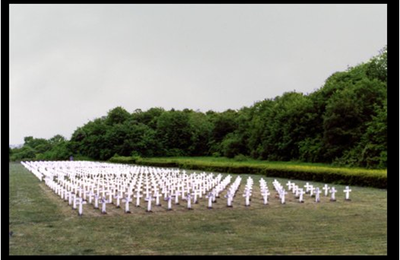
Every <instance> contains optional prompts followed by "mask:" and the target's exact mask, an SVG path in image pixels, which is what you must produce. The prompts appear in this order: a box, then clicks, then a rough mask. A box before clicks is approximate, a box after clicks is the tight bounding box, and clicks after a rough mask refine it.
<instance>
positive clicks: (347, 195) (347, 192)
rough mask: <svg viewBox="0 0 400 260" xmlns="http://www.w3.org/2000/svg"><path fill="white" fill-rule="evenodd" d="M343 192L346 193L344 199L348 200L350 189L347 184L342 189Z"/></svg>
mask: <svg viewBox="0 0 400 260" xmlns="http://www.w3.org/2000/svg"><path fill="white" fill-rule="evenodd" d="M343 192H345V193H346V200H350V192H351V190H350V189H349V186H346V189H345V190H343Z"/></svg>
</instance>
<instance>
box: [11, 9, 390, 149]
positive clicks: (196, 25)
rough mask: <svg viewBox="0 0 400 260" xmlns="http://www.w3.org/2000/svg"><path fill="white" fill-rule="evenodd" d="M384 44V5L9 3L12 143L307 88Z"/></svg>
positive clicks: (233, 104)
mask: <svg viewBox="0 0 400 260" xmlns="http://www.w3.org/2000/svg"><path fill="white" fill-rule="evenodd" d="M386 44H387V9H386V5H270V4H264V5H172V4H171V5H137V4H131V5H100V4H98V5H61V4H51V5H44V4H42V5H39V4H34V5H28V4H14V5H10V98H9V100H10V140H9V142H10V144H22V143H23V142H24V137H25V136H33V137H35V138H46V139H49V138H51V137H53V136H54V135H56V134H61V135H63V136H64V137H65V138H67V139H70V138H71V135H72V133H73V132H74V131H75V130H76V129H77V128H78V127H80V126H83V125H84V124H85V123H87V122H88V121H89V120H93V119H95V118H98V117H101V116H105V115H106V114H107V112H108V111H109V110H110V109H112V108H115V107H117V106H122V107H124V108H125V109H126V110H127V111H128V112H133V111H134V110H135V109H138V108H140V109H142V110H143V111H145V110H147V109H149V108H151V107H162V108H164V109H166V110H170V109H171V108H175V109H178V110H182V109H184V108H189V109H193V110H197V109H198V110H200V111H202V112H206V111H208V110H214V111H219V112H222V111H224V110H226V109H240V108H242V107H244V106H251V105H253V104H254V102H256V101H261V100H264V99H269V98H274V97H276V96H280V95H282V94H283V93H284V92H288V91H293V90H295V91H297V92H302V93H304V94H307V93H311V92H313V91H315V90H317V89H318V88H320V87H321V86H322V85H323V84H324V81H325V80H326V78H327V77H329V76H330V75H331V74H333V73H334V72H336V71H343V70H346V69H347V67H348V66H355V65H357V64H359V63H361V62H365V61H367V60H369V59H370V58H371V57H372V56H375V55H377V54H378V51H379V50H380V49H382V48H383V47H384V46H385V45H386Z"/></svg>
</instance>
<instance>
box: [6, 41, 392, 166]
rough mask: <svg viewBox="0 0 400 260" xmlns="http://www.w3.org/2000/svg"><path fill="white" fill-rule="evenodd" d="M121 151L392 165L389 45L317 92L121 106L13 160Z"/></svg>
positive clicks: (30, 142)
mask: <svg viewBox="0 0 400 260" xmlns="http://www.w3.org/2000/svg"><path fill="white" fill-rule="evenodd" d="M71 155H72V156H74V157H76V158H88V159H93V160H108V159H110V158H111V157H113V156H114V155H120V156H142V157H159V156H225V157H228V158H234V157H237V156H239V157H240V156H242V157H243V156H245V157H251V158H254V159H260V160H270V161H290V160H294V161H304V162H321V163H333V164H338V165H348V166H357V167H367V168H386V167H387V48H386V47H385V48H383V49H382V50H381V51H380V52H379V54H378V55H376V56H374V57H373V58H371V59H370V60H369V61H368V62H365V63H361V64H359V65H357V66H355V67H349V68H348V69H347V70H346V71H343V72H335V73H333V74H332V75H331V76H330V77H329V78H328V79H326V81H325V84H324V85H323V86H322V87H321V88H319V89H317V90H316V91H314V92H312V93H310V94H307V95H305V94H303V93H298V92H295V91H293V92H286V93H284V94H282V95H281V96H277V97H275V98H271V99H265V100H262V101H258V102H255V103H254V104H253V105H252V106H250V107H243V108H241V109H239V110H232V109H228V110H226V111H224V112H214V111H207V112H205V113H203V112H199V111H194V110H192V109H184V110H182V111H179V110H175V109H171V110H169V111H167V110H164V109H163V108H159V107H155V108H151V109H149V110H147V111H142V110H140V109H136V110H135V111H133V112H132V113H130V112H128V111H127V110H126V109H124V108H123V107H116V108H114V109H111V110H110V111H108V113H107V114H106V115H105V116H103V117H101V118H96V119H94V120H92V121H89V122H87V123H86V124H84V125H83V126H80V127H78V128H77V129H76V130H75V131H74V132H73V134H72V137H71V139H70V140H66V139H65V138H64V137H63V136H61V135H56V136H54V137H52V138H51V139H49V140H46V139H41V138H33V137H32V136H28V137H25V140H24V145H23V146H22V147H21V148H14V149H11V148H10V160H33V159H34V160H67V159H68V158H69V157H70V156H71Z"/></svg>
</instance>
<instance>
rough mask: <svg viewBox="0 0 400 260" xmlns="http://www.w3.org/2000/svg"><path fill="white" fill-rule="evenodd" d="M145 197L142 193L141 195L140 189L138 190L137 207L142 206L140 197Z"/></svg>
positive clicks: (136, 196)
mask: <svg viewBox="0 0 400 260" xmlns="http://www.w3.org/2000/svg"><path fill="white" fill-rule="evenodd" d="M141 197H143V196H142V195H140V191H139V190H138V191H137V193H136V195H135V198H136V207H140V198H141Z"/></svg>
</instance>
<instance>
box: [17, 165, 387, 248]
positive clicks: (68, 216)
mask: <svg viewBox="0 0 400 260" xmlns="http://www.w3.org/2000/svg"><path fill="white" fill-rule="evenodd" d="M231 175H232V177H233V178H232V181H233V180H234V178H236V175H235V174H231ZM241 176H242V178H243V179H242V185H241V187H240V189H239V191H238V193H237V195H236V197H235V199H234V202H233V208H227V207H225V205H226V200H225V199H224V198H223V197H222V196H223V195H225V192H224V193H222V194H221V195H222V196H221V198H220V199H218V200H217V203H216V204H214V206H213V209H207V200H206V199H205V198H203V199H202V200H201V201H200V203H199V204H194V205H193V210H190V211H189V210H187V209H186V208H185V206H186V203H184V202H183V203H182V202H181V205H179V206H176V205H173V210H172V211H167V210H166V205H165V203H163V205H162V206H161V207H154V208H153V211H154V212H153V213H146V212H145V207H144V206H145V205H144V204H143V202H142V207H140V208H135V207H131V211H132V214H125V213H123V209H117V208H115V206H114V205H111V204H109V205H107V212H108V214H107V215H102V214H101V213H100V211H99V210H95V209H93V206H92V205H84V215H83V216H81V217H79V216H78V214H77V212H76V211H75V210H72V208H71V207H70V206H68V203H67V202H64V201H63V200H61V199H60V198H59V197H58V196H57V195H56V194H54V193H53V192H52V191H51V190H50V189H49V188H48V187H47V186H46V185H45V184H44V183H43V182H39V180H38V179H37V178H36V177H35V176H34V175H33V174H31V173H30V172H29V171H28V170H26V169H25V168H24V167H23V166H22V165H21V164H16V163H10V164H9V178H10V179H9V211H10V213H9V231H10V232H12V235H11V236H10V237H9V254H10V255H386V254H387V191H386V190H385V189H376V188H367V187H351V189H352V193H351V201H344V193H343V189H344V185H335V187H336V189H337V190H338V191H339V192H338V193H337V196H336V197H337V201H336V202H329V198H328V197H324V196H322V197H321V202H320V203H315V202H314V201H313V199H312V198H310V197H309V195H305V203H298V201H297V200H296V199H295V198H294V196H293V195H292V194H289V195H288V196H287V201H286V204H284V205H282V204H280V202H279V200H278V199H277V198H275V197H274V196H273V195H275V192H271V193H272V194H271V198H270V203H269V205H267V206H266V205H263V204H262V200H261V197H260V194H259V184H258V180H259V178H260V177H263V176H261V175H245V176H244V175H241ZM248 176H251V177H252V178H253V180H254V192H253V197H252V201H251V206H250V207H245V206H244V198H243V197H242V194H243V188H244V185H243V184H245V182H246V178H247V177H248ZM264 179H265V180H266V181H267V182H268V186H269V189H270V190H271V191H272V190H273V187H272V183H271V182H272V180H273V179H274V178H269V177H267V178H266V177H264ZM276 179H277V180H278V181H280V182H281V183H282V184H284V183H286V181H287V180H286V179H279V178H276ZM292 181H294V182H295V183H296V184H300V185H304V184H305V181H300V180H292ZM312 184H314V185H317V186H319V187H321V186H323V183H316V182H312Z"/></svg>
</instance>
